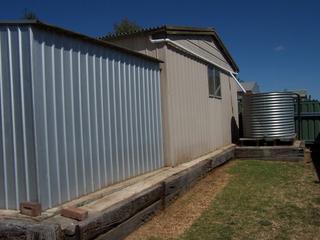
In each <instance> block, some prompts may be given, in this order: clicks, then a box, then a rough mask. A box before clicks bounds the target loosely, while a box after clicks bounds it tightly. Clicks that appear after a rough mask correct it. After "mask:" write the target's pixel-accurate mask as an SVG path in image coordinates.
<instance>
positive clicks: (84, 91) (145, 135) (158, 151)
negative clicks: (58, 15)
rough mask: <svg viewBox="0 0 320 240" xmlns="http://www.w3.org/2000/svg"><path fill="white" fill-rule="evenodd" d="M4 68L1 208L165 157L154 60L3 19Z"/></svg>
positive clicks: (46, 198)
mask: <svg viewBox="0 0 320 240" xmlns="http://www.w3.org/2000/svg"><path fill="white" fill-rule="evenodd" d="M0 69H1V72H0V73H1V74H0V103H1V111H0V114H1V118H0V121H1V123H0V124H1V130H0V166H1V168H0V208H7V209H16V208H18V207H19V203H20V202H22V201H37V202H41V204H42V207H43V208H44V209H46V208H50V207H53V206H56V205H58V204H60V203H62V202H65V201H68V200H71V199H74V198H76V197H78V196H81V195H83V194H87V193H90V192H93V191H96V190H98V189H100V188H102V187H104V186H107V185H110V184H112V183H115V182H118V181H121V180H124V179H126V178H129V177H133V176H136V175H139V174H142V173H145V172H149V171H152V170H155V169H158V168H160V167H162V166H163V165H164V160H163V147H162V120H161V103H160V68H159V64H158V63H157V62H156V61H152V60H151V59H149V58H141V57H139V56H138V55H137V54H130V53H127V52H126V51H121V50H118V49H116V48H112V47H111V48H108V47H107V46H102V45H98V44H94V42H92V43H89V42H87V41H82V40H81V39H78V38H72V37H70V36H68V35H63V34H60V33H59V32H55V31H46V30H44V29H40V28H37V27H34V26H28V25H21V26H20V25H10V26H5V25H3V24H2V25H1V26H0Z"/></svg>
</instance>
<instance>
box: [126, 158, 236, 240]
mask: <svg viewBox="0 0 320 240" xmlns="http://www.w3.org/2000/svg"><path fill="white" fill-rule="evenodd" d="M232 164H233V162H230V163H227V164H225V165H223V166H221V167H219V168H217V169H215V170H214V171H213V172H211V173H210V174H209V175H208V176H206V177H205V178H203V179H201V180H200V181H199V182H198V183H197V184H196V185H194V186H193V187H192V188H191V189H190V190H189V191H187V192H186V193H185V194H183V195H182V196H181V197H179V198H178V199H177V200H176V201H175V202H174V203H173V204H171V205H170V206H169V207H168V208H166V209H165V210H164V211H162V212H160V213H159V214H158V215H156V216H155V217H153V218H152V220H151V221H149V222H147V223H146V224H144V225H143V226H141V227H140V228H139V229H138V230H137V231H135V232H134V233H132V234H131V235H129V236H128V237H127V240H138V239H139V240H142V239H150V238H155V236H159V237H160V236H161V238H175V237H178V236H179V235H181V234H182V233H183V232H184V231H185V230H186V229H188V228H189V227H190V226H191V225H192V223H193V222H194V220H195V219H197V218H198V217H199V216H200V215H201V214H202V213H203V211H204V210H205V209H207V208H208V206H209V205H210V203H211V201H212V200H213V199H214V197H215V196H216V194H217V193H218V192H219V191H220V190H221V189H222V188H223V187H224V186H225V185H226V184H227V183H228V180H229V174H228V173H227V172H226V171H225V170H226V168H229V167H230V166H231V165H232Z"/></svg>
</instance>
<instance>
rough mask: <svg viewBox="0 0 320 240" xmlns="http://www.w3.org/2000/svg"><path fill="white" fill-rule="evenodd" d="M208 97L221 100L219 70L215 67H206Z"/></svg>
mask: <svg viewBox="0 0 320 240" xmlns="http://www.w3.org/2000/svg"><path fill="white" fill-rule="evenodd" d="M208 87H209V97H217V98H221V81H220V70H219V69H218V68H216V67H213V66H210V67H208Z"/></svg>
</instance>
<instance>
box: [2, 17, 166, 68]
mask: <svg viewBox="0 0 320 240" xmlns="http://www.w3.org/2000/svg"><path fill="white" fill-rule="evenodd" d="M15 25H26V26H28V25H29V26H34V27H37V28H40V29H44V30H49V31H54V32H57V33H60V34H65V35H68V36H71V37H75V38H78V39H81V40H83V41H87V42H91V43H93V44H97V45H101V46H104V47H109V48H112V49H115V50H118V51H121V52H125V53H127V54H131V55H135V56H137V57H142V58H145V59H147V60H150V61H153V62H158V63H159V62H162V61H161V60H160V59H157V58H154V57H151V56H148V55H146V54H143V53H139V52H136V51H133V50H130V49H128V48H125V47H121V46H118V45H117V44H114V43H110V42H106V41H103V40H100V39H97V38H93V37H89V36H87V35H84V34H81V33H77V32H74V31H71V30H67V29H64V28H61V27H57V26H54V25H50V24H46V23H43V22H41V21H39V20H8V21H6V20H3V21H0V26H15Z"/></svg>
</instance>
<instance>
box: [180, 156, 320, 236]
mask: <svg viewBox="0 0 320 240" xmlns="http://www.w3.org/2000/svg"><path fill="white" fill-rule="evenodd" d="M228 171H229V173H230V174H231V180H230V182H229V183H228V185H227V186H226V187H225V188H224V189H223V190H222V191H221V192H220V193H219V194H218V195H217V197H216V198H215V199H214V200H213V201H212V203H211V205H210V207H209V208H208V209H207V211H206V212H205V213H204V214H202V215H201V217H200V218H199V219H197V220H196V221H195V222H194V223H193V225H192V226H191V228H189V229H188V230H187V231H186V232H185V233H184V234H183V235H182V236H180V238H179V239H181V240H187V239H246V240H247V239H259V240H260V239H320V185H319V184H317V183H315V182H314V175H313V172H312V169H311V167H310V166H306V165H304V164H301V163H284V162H268V161H252V160H251V161H238V162H237V163H236V164H234V165H233V166H231V167H230V168H229V169H228Z"/></svg>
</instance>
